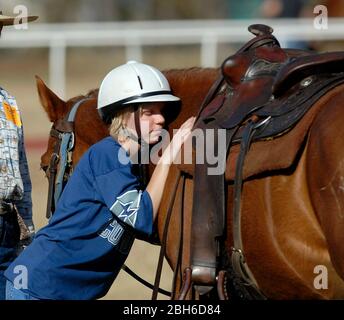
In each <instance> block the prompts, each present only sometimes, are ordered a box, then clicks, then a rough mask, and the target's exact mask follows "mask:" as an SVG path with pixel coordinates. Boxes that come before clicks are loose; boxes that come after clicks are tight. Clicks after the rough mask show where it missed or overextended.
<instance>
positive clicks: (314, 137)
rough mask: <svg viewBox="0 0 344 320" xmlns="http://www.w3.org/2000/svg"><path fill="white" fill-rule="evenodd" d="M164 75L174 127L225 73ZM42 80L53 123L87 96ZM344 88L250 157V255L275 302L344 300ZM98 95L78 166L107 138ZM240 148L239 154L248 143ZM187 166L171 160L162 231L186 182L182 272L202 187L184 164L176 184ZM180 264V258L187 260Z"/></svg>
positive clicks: (81, 138) (80, 137) (177, 234)
mask: <svg viewBox="0 0 344 320" xmlns="http://www.w3.org/2000/svg"><path fill="white" fill-rule="evenodd" d="M165 75H166V77H167V79H168V81H169V82H170V85H171V88H172V91H173V93H174V94H175V95H176V96H179V97H180V98H181V101H182V104H181V107H180V110H178V114H177V117H176V114H172V115H167V119H168V128H169V130H170V131H171V130H172V129H175V128H179V126H180V125H181V123H182V122H183V121H185V120H186V119H187V118H188V117H190V116H192V115H196V114H197V113H198V111H199V106H200V105H201V103H202V101H203V99H204V97H205V95H206V93H207V92H208V90H209V88H210V87H211V85H212V84H213V83H214V81H215V80H216V79H217V77H218V75H219V70H218V69H197V68H194V69H187V70H171V71H167V72H165ZM37 87H38V93H39V97H40V101H41V104H42V106H43V108H44V110H45V111H46V113H47V115H48V117H49V120H50V121H51V122H52V123H53V124H56V123H57V122H58V121H59V120H61V119H63V118H64V117H65V116H66V114H67V113H68V112H69V111H70V109H71V108H72V106H73V105H74V104H75V102H76V101H79V100H80V99H82V98H84V97H83V96H79V97H75V98H72V99H70V100H68V101H66V102H65V101H63V100H61V99H60V98H59V97H58V96H57V95H56V94H54V93H53V92H52V91H51V90H50V89H49V88H48V87H47V86H46V85H45V84H44V83H43V81H42V80H41V79H39V78H37ZM343 89H344V85H342V84H341V85H338V86H336V87H334V88H332V89H331V90H329V91H328V92H326V93H325V94H323V95H322V96H321V98H319V99H317V101H315V102H314V103H313V104H312V108H311V111H309V112H307V114H306V115H305V116H304V117H303V119H302V121H300V122H299V123H297V124H296V125H295V127H294V128H293V130H291V131H290V132H288V134H284V135H280V136H278V137H276V138H275V139H273V140H271V141H270V140H264V141H258V142H255V143H253V144H252V147H251V149H250V150H249V152H248V154H247V158H246V165H245V167H244V183H243V186H242V207H241V212H242V218H241V219H242V221H241V225H242V239H243V244H244V248H245V259H246V261H247V264H248V265H249V266H250V269H251V271H252V273H253V274H254V277H255V279H256V281H257V283H258V285H259V288H260V290H261V291H262V292H263V293H264V295H265V296H266V297H268V298H270V299H342V298H344V281H343V279H344V241H343V240H344V232H343V230H344V215H343V208H344V197H343V190H344V185H343V177H344V166H343V159H344V148H343V147H342V146H343V143H344V126H343V125H342V123H343V120H344V111H343V110H342V108H343V106H342V104H343V102H342V101H344V100H343V98H344V91H343ZM254 94H255V95H256V96H258V94H259V93H258V92H255V93H254ZM96 96H97V90H94V91H91V92H90V93H89V94H88V95H86V97H88V98H89V100H86V101H85V102H84V103H83V105H82V106H81V108H79V110H78V113H77V114H76V118H75V128H74V130H75V149H74V152H73V159H72V160H73V166H75V165H76V164H77V162H78V160H79V159H80V157H81V156H82V154H83V153H84V152H85V151H86V150H87V148H88V147H89V146H91V145H92V144H94V143H95V142H97V141H99V140H100V139H102V138H103V137H105V136H107V135H108V131H107V128H106V127H105V126H104V125H103V123H102V122H101V120H100V118H99V117H98V114H97V112H96ZM295 132H296V133H295ZM55 144H56V138H54V137H50V138H49V141H48V147H47V151H46V152H45V153H44V154H43V155H42V158H41V166H42V168H44V169H47V168H48V166H49V162H50V158H51V155H52V153H53V150H54V145H55ZM231 152H233V153H234V154H235V153H237V154H238V152H239V145H236V146H234V148H233V150H232V151H231ZM233 166H234V165H233V160H232V159H231V157H229V160H228V161H227V168H226V181H227V184H226V191H227V192H228V197H227V198H226V199H227V202H226V205H227V208H228V211H231V210H232V207H233V203H232V194H233V171H234V168H233ZM179 171H180V168H179V167H178V166H176V165H174V166H172V167H171V170H170V174H169V177H168V182H167V183H166V189H165V191H164V196H163V199H162V204H161V207H160V209H159V214H158V233H159V237H160V238H162V234H163V229H164V222H165V219H166V212H167V211H168V210H169V208H170V202H171V194H173V193H174V190H175V188H177V192H176V199H175V201H174V205H173V207H172V216H171V220H170V223H169V231H168V236H167V247H166V257H167V260H168V262H169V264H170V265H171V267H172V269H173V270H176V269H178V270H179V271H182V270H184V269H185V268H186V267H187V266H188V265H189V261H190V241H191V238H190V226H191V224H192V223H191V217H192V214H191V211H192V196H191V195H192V193H193V187H194V186H193V176H192V174H193V173H192V169H190V168H186V169H185V171H187V172H188V173H189V174H188V175H187V176H186V178H185V180H184V181H183V182H182V183H181V182H178V185H177V186H176V176H177V175H178V172H179ZM181 207H182V210H181ZM180 212H183V217H181V215H180ZM231 226H232V220H231V217H230V216H228V221H227V239H226V241H227V242H226V247H227V248H228V251H230V248H231V247H232V245H233V243H232V240H231V239H232V227H231ZM179 244H180V245H179ZM178 261H181V262H180V265H179V266H178ZM176 277H177V278H178V281H176V286H175V288H174V289H175V290H174V295H173V298H175V297H176V292H178V290H179V289H180V287H181V278H182V274H181V272H178V273H177V274H176ZM319 277H320V278H319ZM319 279H321V281H319Z"/></svg>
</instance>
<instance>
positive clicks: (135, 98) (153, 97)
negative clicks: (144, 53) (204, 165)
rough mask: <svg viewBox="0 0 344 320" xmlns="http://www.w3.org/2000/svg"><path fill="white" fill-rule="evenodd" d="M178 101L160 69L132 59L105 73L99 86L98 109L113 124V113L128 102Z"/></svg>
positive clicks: (102, 116) (103, 117) (104, 118)
mask: <svg viewBox="0 0 344 320" xmlns="http://www.w3.org/2000/svg"><path fill="white" fill-rule="evenodd" d="M178 100H180V99H179V98H178V97H176V96H174V95H172V92H171V88H170V85H169V83H168V81H167V79H166V78H165V76H164V75H163V74H162V73H161V72H160V71H159V70H158V69H156V68H154V67H152V66H149V65H147V64H143V63H139V62H136V61H128V62H127V63H126V64H123V65H121V66H119V67H117V68H115V69H113V70H111V71H110V72H109V73H108V74H107V75H106V76H105V78H104V80H103V81H102V83H101V85H100V88H99V93H98V107H97V109H98V112H99V114H100V117H101V118H102V119H103V121H104V122H106V123H110V122H111V120H112V118H113V115H114V114H115V113H116V112H117V111H118V110H120V109H122V108H123V107H125V105H128V104H134V103H135V104H136V103H144V102H164V101H178Z"/></svg>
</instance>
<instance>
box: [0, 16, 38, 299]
mask: <svg viewBox="0 0 344 320" xmlns="http://www.w3.org/2000/svg"><path fill="white" fill-rule="evenodd" d="M36 19H37V17H32V16H31V17H9V16H4V15H2V12H1V11H0V35H1V31H2V28H3V27H4V26H9V25H15V24H20V23H26V22H30V21H33V20H36ZM18 218H19V219H21V220H22V221H23V222H24V224H25V226H26V228H27V230H28V234H29V237H30V238H31V237H32V236H33V234H34V225H33V222H32V201H31V180H30V175H29V168H28V164H27V159H26V154H25V149H24V136H23V125H22V121H21V117H20V113H19V109H18V106H17V103H16V100H15V98H14V97H13V96H11V95H10V94H9V93H8V92H7V91H6V90H5V89H3V88H1V87H0V300H4V299H5V295H6V279H5V277H4V275H3V273H4V271H5V270H6V269H7V267H8V266H9V264H10V263H11V262H12V261H13V260H14V259H15V258H16V256H17V254H18V249H19V247H20V227H19V223H18Z"/></svg>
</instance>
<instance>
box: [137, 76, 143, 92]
mask: <svg viewBox="0 0 344 320" xmlns="http://www.w3.org/2000/svg"><path fill="white" fill-rule="evenodd" d="M137 80H139V84H140V88H141V90H142V89H143V86H142V81H141V78H140V76H139V75H138V76H137Z"/></svg>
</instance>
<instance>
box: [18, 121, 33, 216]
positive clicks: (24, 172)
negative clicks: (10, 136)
mask: <svg viewBox="0 0 344 320" xmlns="http://www.w3.org/2000/svg"><path fill="white" fill-rule="evenodd" d="M19 130H20V132H19V141H18V153H19V171H20V175H21V178H22V181H23V187H24V194H23V198H22V199H21V200H17V201H16V202H15V204H16V206H17V209H18V211H19V214H20V216H21V217H22V218H23V220H24V221H29V220H32V199H31V191H32V185H31V179H30V173H29V166H28V163H27V158H26V152H25V147H24V131H23V126H22V127H21V128H19Z"/></svg>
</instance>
